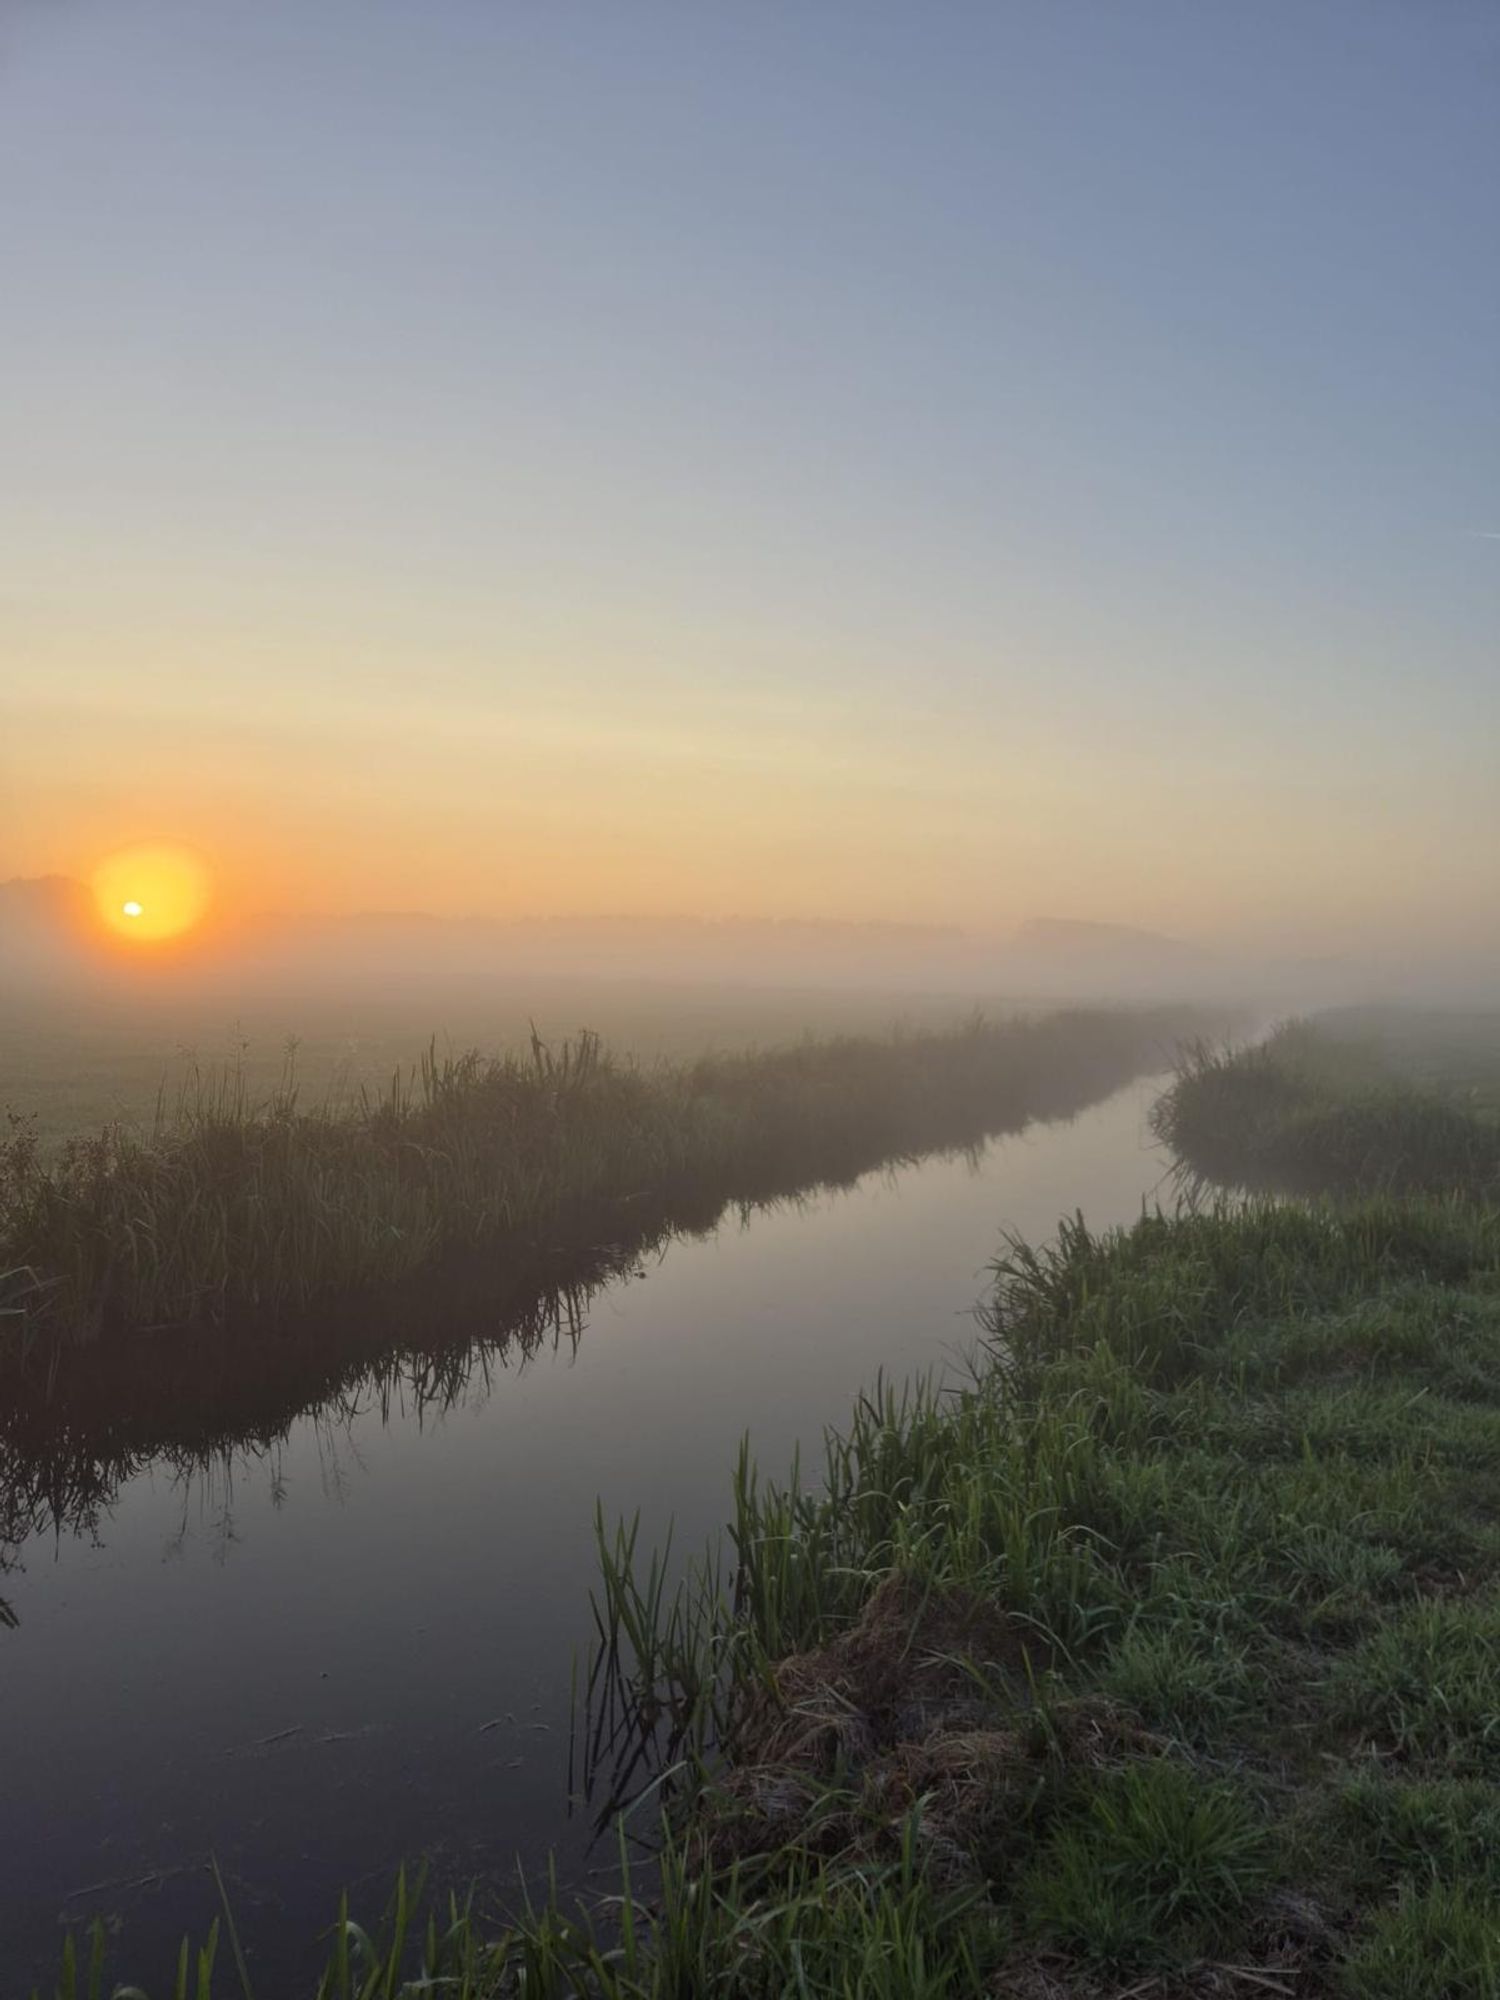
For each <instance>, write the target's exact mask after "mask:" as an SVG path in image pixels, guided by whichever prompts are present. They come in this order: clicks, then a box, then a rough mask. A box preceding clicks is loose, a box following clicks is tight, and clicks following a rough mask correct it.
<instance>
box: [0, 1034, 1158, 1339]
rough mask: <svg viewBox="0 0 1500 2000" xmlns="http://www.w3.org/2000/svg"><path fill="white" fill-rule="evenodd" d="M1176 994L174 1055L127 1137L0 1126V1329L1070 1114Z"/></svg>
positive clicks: (530, 1234) (119, 1315) (288, 1282)
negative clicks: (317, 1080)
mask: <svg viewBox="0 0 1500 2000" xmlns="http://www.w3.org/2000/svg"><path fill="white" fill-rule="evenodd" d="M1192 1027H1193V1022H1192V1020H1191V1018H1190V1017H1188V1016H1187V1015H1185V1014H1183V1013H1174V1012H1171V1011H1168V1010H1163V1011H1158V1012H1154V1013H1148V1012H1138V1013H1131V1012H1126V1011H1106V1010H1102V1009H1101V1010H1096V1011H1092V1012H1084V1011H1080V1012H1073V1013H1060V1014H1054V1015H1051V1016H1048V1017H1046V1018H1043V1019H1040V1020H1035V1021H1025V1020H1014V1021H1006V1022H1002V1023H997V1024H991V1023H987V1022H985V1021H982V1020H979V1019H975V1020H972V1021H970V1022H969V1023H968V1024H966V1025H965V1026H964V1027H962V1028H960V1029H957V1030H953V1031H948V1032H936V1033H920V1034H919V1033H913V1034H908V1035H903V1036H898V1037H893V1038H891V1039H888V1040H884V1041H876V1040H864V1039H857V1038H847V1039H842V1040H835V1041H827V1042H813V1043H806V1044H803V1045H800V1046H797V1047H792V1048H786V1049H781V1050H774V1051H770V1052H767V1053H764V1054H758V1055H745V1056H738V1057H719V1058H712V1059H706V1060H704V1061H701V1062H697V1063H691V1064H686V1065H677V1066H662V1067H658V1068H653V1069H639V1068H635V1067H633V1066H630V1065H628V1064H623V1063H619V1062H616V1061H614V1060H612V1059H611V1058H610V1057H609V1056H608V1055H607V1054H606V1053H605V1052H604V1050H603V1049H602V1048H601V1046H600V1044H599V1042H598V1040H597V1039H596V1038H594V1037H592V1036H588V1035H585V1036H583V1037H581V1038H580V1039H578V1040H577V1041H575V1042H573V1043H571V1044H568V1045H565V1046H564V1047H563V1048H562V1049H561V1050H560V1051H559V1052H557V1053H556V1054H554V1053H553V1052H552V1051H551V1050H549V1049H548V1048H547V1047H546V1046H544V1045H543V1044H542V1043H541V1042H540V1041H534V1042H533V1045H532V1050H531V1054H530V1056H529V1058H527V1059H525V1060H522V1059H518V1058H515V1057H509V1056H507V1057H497V1058H485V1057H481V1056H479V1055H468V1056H463V1057H460V1058H446V1059H441V1060H440V1059H438V1058H437V1057H436V1056H435V1055H433V1056H430V1057H429V1058H428V1059H427V1060H426V1061H425V1062H424V1063H423V1064H422V1065H421V1067H420V1069H419V1070H418V1071H416V1072H415V1073H411V1074H406V1075H402V1074H398V1075H397V1076H396V1077H395V1079H394V1080H393V1082H392V1083H391V1085H390V1087H389V1088H388V1090H387V1091H386V1092H385V1093H384V1094H382V1095H380V1096H377V1097H370V1096H365V1097H363V1098H362V1099H361V1100H360V1102H359V1103H358V1104H356V1105H352V1106H337V1105H329V1106H325V1107H322V1108H316V1109H307V1108H304V1106H303V1105H302V1104H301V1102H300V1101H299V1098H298V1094H297V1091H296V1089H295V1086H294V1085H293V1084H292V1083H291V1082H290V1081H289V1082H288V1083H287V1085H286V1086H285V1087H284V1088H283V1089H281V1090H280V1091H278V1092H277V1093H275V1094H274V1095H273V1096H272V1097H270V1098H269V1099H267V1100H264V1101H261V1102H254V1101H252V1100H251V1098H250V1096H249V1094H248V1092H247V1090H246V1087H245V1085H244V1081H243V1078H242V1077H240V1076H238V1075H236V1074H235V1073H233V1072H227V1073H220V1074H217V1075H195V1076H194V1077H193V1078H191V1079H190V1081H189V1084H188V1086H187V1087H186V1088H185V1089H184V1091H183V1093H182V1095H181V1097H180V1099H179V1100H178V1101H177V1103H176V1104H175V1106H174V1107H173V1108H172V1109H171V1111H170V1112H169V1113H167V1112H164V1113H163V1115H161V1116H160V1117H159V1118H158V1121H157V1124H156V1127H155V1129H154V1130H153V1131H152V1132H151V1133H149V1134H148V1135H146V1136H144V1137H142V1136H137V1135H135V1134H132V1133H131V1132H129V1131H126V1130H124V1129H122V1128H111V1129H109V1130H106V1131H105V1132H103V1133H101V1134H99V1135H98V1136H97V1137H95V1138H91V1139H86V1140H75V1141H72V1142H71V1143H69V1144H68V1145H67V1146H66V1147H65V1148H64V1149H63V1150H62V1152H61V1154H60V1155H59V1156H58V1157H57V1158H56V1159H50V1160H49V1159H46V1158H44V1157H43V1155H42V1153H41V1151H40V1149H39V1147H38V1145H37V1144H36V1141H35V1138H34V1136H33V1134H32V1133H31V1131H30V1129H29V1128H28V1127H27V1126H26V1125H24V1124H21V1125H19V1126H16V1127H15V1128H14V1129H13V1132H12V1135H11V1137H10V1138H9V1140H8V1141H7V1142H6V1143H5V1144H4V1145H3V1146H0V1273H6V1274H8V1275H6V1276H4V1277H0V1310H3V1312H4V1314H5V1317H4V1318H0V1327H3V1328H6V1329H8V1331H9V1336H10V1338H9V1341H8V1345H9V1347H10V1348H11V1350H12V1351H16V1350H21V1349H26V1348H28V1347H30V1348H34V1347H35V1345H36V1343H37V1341H38V1340H39V1339H43V1340H46V1339H49V1338H51V1337H63V1338H72V1339H79V1338H90V1337H93V1336H97V1335H100V1334H113V1333H118V1332H121V1331H124V1330H128V1329H132V1328H140V1327H147V1326H160V1325H164V1324H165V1325H172V1324H176V1325H206V1324H215V1323H223V1322H226V1321H235V1320H241V1321H243V1320H259V1321H262V1322H263V1321H264V1320H265V1319H266V1318H267V1317H268V1316H275V1315H278V1314H284V1313H287V1312H295V1311H296V1310H298V1309H300V1308H303V1307H306V1306H308V1305H310V1304H312V1303H314V1302H323V1301H328V1300H331V1299H335V1298H338V1297H340V1296H355V1295H359V1294H361V1293H371V1292H374V1291H376V1290H381V1289H388V1288H390V1287H392V1286H398V1285H401V1284H402V1283H404V1282H407V1281H410V1280H411V1279H412V1278H413V1276H414V1274H418V1273H423V1272H427V1271H429V1270H431V1269H432V1268H433V1267H434V1266H435V1265H436V1264H437V1262H438V1261H439V1260H440V1259H441V1258H442V1257H443V1256H444V1255H445V1254H451V1253H456V1252H462V1251H465V1250H473V1249H476V1248H484V1249H485V1250H487V1251H493V1252H495V1253H496V1254H497V1255H502V1256H504V1257H505V1258H508V1259H509V1261H510V1262H511V1264H512V1265H514V1266H517V1267H520V1266H524V1265H526V1264H527V1263H528V1262H535V1261H536V1260H537V1259H538V1258H542V1259H544V1260H545V1259H550V1260H551V1261H552V1263H553V1264H554V1265H555V1263H556V1261H557V1258H558V1256H559V1254H561V1253H568V1254H572V1253H577V1254H580V1255H583V1254H586V1253H589V1252H592V1251H595V1250H597V1248H598V1246H599V1245H600V1244H601V1243H604V1244H608V1243H617V1242H621V1241H637V1240H647V1239H649V1237H650V1235H651V1233H652V1231H653V1230H660V1229H662V1228H664V1227H668V1226H671V1225H673V1224H674V1223H675V1222H677V1221H678V1220H679V1219H685V1220H687V1221H689V1222H692V1221H693V1220H695V1219H701V1218H702V1217H704V1216H705V1215H712V1214H714V1213H716V1212H717V1210H718V1209H719V1208H720V1207H722V1205H723V1204H724V1203H725V1202H726V1201H733V1200H745V1201H752V1200H759V1199H764V1198H767V1197H769V1196H772V1195H775V1194H779V1193H784V1192H787V1191H790V1190H793V1189H797V1188H802V1187H808V1186H814V1185H817V1184H818V1183H820V1182H825V1181H831V1180H832V1181H837V1180H841V1179H848V1178H851V1177H853V1176H854V1175H856V1174H858V1173H860V1172H863V1171H866V1170H867V1169H869V1168H870V1167H872V1166H876V1165H879V1164H881V1163H882V1162H885V1161H889V1160H893V1159H898V1158H902V1157H908V1156H911V1155H914V1154H917V1153H921V1152H924V1151H927V1150H931V1149H934V1148H943V1147H963V1146H967V1145H975V1144H978V1143H979V1142H981V1141H982V1140H983V1139H984V1138H985V1137H986V1136H987V1135H988V1134H990V1133H993V1132H996V1131H999V1130H1005V1129H1014V1128H1016V1127H1019V1126H1020V1125H1023V1124H1025V1123H1026V1122H1027V1121H1028V1120H1029V1119H1031V1118H1034V1117H1049V1116H1060V1115H1064V1114H1066V1113H1069V1112H1072V1111H1074V1110H1077V1109H1078V1108H1080V1107H1081V1106H1082V1105H1084V1104H1087V1103H1089V1102H1091V1101H1093V1100H1094V1099H1096V1098H1097V1097H1099V1096H1101V1095H1103V1094H1104V1093H1106V1092H1107V1091H1109V1090H1111V1089H1113V1088H1115V1087H1117V1086H1118V1085H1119V1084H1121V1083H1124V1082H1125V1081H1127V1080H1128V1079H1129V1078H1130V1077H1131V1076H1133V1075H1136V1074H1139V1073H1140V1072H1141V1071H1142V1070H1144V1069H1150V1068H1154V1067H1157V1066H1160V1065H1161V1064H1162V1063H1163V1062H1165V1061H1166V1060H1169V1059H1170V1056H1171V1053H1172V1050H1173V1048H1174V1047H1175V1045H1176V1044H1177V1043H1178V1042H1179V1041H1180V1040H1181V1038H1182V1037H1183V1036H1184V1035H1185V1034H1187V1033H1189V1032H1191V1031H1192Z"/></svg>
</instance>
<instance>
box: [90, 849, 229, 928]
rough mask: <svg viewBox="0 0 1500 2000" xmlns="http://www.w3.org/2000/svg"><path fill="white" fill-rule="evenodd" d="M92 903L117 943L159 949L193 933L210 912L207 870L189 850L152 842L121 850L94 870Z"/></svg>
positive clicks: (108, 857)
mask: <svg viewBox="0 0 1500 2000" xmlns="http://www.w3.org/2000/svg"><path fill="white" fill-rule="evenodd" d="M93 890H94V903H95V906H96V907H97V909H98V912H99V916H100V919H101V920H102V922H103V923H104V924H105V926H106V927H107V928H108V929H109V930H111V931H113V932H114V933H115V935H116V936H117V937H123V938H128V939H129V940H130V941H131V942H132V943H133V944H156V943H159V942H160V941H161V940H163V939H165V938H174V937H180V936H181V935H182V933H183V932H184V931H190V930H191V929H192V928H193V926H194V925H195V924H196V923H198V922H199V921H200V920H201V918H202V917H203V914H204V912H205V911H206V910H207V908H208V903H209V895H210V883H209V877H208V870H207V868H205V867H204V865H203V863H202V862H201V861H200V860H199V858H198V856H197V855H196V854H194V853H193V852H192V851H191V849H189V848H186V847H178V846H175V845H172V844H170V843H168V842H164V841H163V842H156V841H153V842H151V843H150V844H149V845H145V846H140V847H123V848H121V849H120V851H119V853H118V854H111V855H109V856H107V857H106V859H104V860H103V861H101V862H100V863H99V866H98V867H97V868H96V869H95V870H94V879H93Z"/></svg>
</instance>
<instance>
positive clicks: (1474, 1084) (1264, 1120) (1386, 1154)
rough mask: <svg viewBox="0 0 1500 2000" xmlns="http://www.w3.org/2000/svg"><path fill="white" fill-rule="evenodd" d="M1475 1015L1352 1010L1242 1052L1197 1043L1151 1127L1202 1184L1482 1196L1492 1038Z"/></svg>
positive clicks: (1493, 1118) (1493, 1069) (1499, 1153)
mask: <svg viewBox="0 0 1500 2000" xmlns="http://www.w3.org/2000/svg"><path fill="white" fill-rule="evenodd" d="M1482 1018H1483V1017H1471V1018H1469V1019H1465V1018H1463V1017H1459V1018H1458V1019H1457V1020H1456V1021H1455V1020H1450V1019H1448V1018H1447V1017H1443V1016H1438V1017H1433V1016H1430V1015H1420V1014H1419V1015H1414V1016H1412V1017H1411V1018H1410V1019H1403V1018H1402V1017H1400V1016H1391V1015H1384V1014H1379V1013H1375V1012H1373V1011H1372V1012H1371V1013H1370V1014H1368V1015H1362V1014H1360V1013H1356V1012H1353V1011H1349V1012H1342V1013H1340V1014H1336V1015H1334V1016H1332V1017H1330V1018H1329V1019H1328V1020H1327V1021H1325V1020H1324V1019H1323V1018H1322V1017H1320V1018H1318V1019H1317V1020H1315V1021H1311V1022H1308V1021H1292V1022H1288V1023H1286V1024H1285V1025H1284V1026H1282V1027H1281V1028H1279V1029H1277V1031H1276V1032H1275V1033H1274V1034H1272V1035H1271V1036H1269V1037H1268V1038H1267V1039H1266V1040H1265V1041H1263V1042H1261V1043H1259V1044H1257V1045H1255V1046H1253V1047H1249V1048H1244V1049H1238V1050H1220V1049H1217V1048H1211V1047H1208V1046H1200V1047H1199V1048H1198V1049H1197V1050H1195V1051H1194V1052H1193V1053H1192V1054H1191V1055H1190V1056H1189V1058H1188V1059H1187V1061H1186V1063H1185V1064H1184V1066H1183V1069H1182V1073H1181V1075H1180V1076H1179V1078H1178V1082H1177V1085H1176V1088H1175V1089H1174V1090H1172V1091H1171V1092H1170V1093H1169V1094H1168V1095H1167V1097H1166V1098H1164V1099H1163V1101H1162V1104H1161V1106H1160V1109H1159V1111H1158V1115H1157V1121H1156V1122H1157V1129H1158V1131H1159V1133H1160V1135H1161V1137H1162V1138H1163V1139H1164V1140H1165V1141H1166V1142H1167V1143H1168V1145H1170V1146H1171V1148H1172V1150H1173V1151H1174V1152H1175V1153H1176V1154H1177V1156H1178V1158H1179V1159H1180V1160H1181V1161H1182V1163H1183V1165H1184V1167H1185V1168H1186V1169H1187V1170H1188V1171H1189V1172H1190V1173H1191V1174H1196V1175H1198V1176H1200V1177H1201V1178H1202V1179H1203V1180H1205V1181H1207V1182H1210V1183H1212V1182H1221V1183H1228V1184H1233V1185H1236V1186H1240V1187H1245V1188H1250V1189H1255V1188H1272V1189H1288V1190H1292V1191H1295V1192H1297V1193H1301V1194H1335V1195H1342V1194H1359V1193H1374V1192H1390V1193H1397V1194H1424V1193H1425V1194H1444V1193H1455V1192H1457V1193H1464V1194H1469V1195H1478V1196H1483V1197H1486V1198H1489V1197H1492V1196H1493V1195H1494V1193H1495V1191H1496V1189H1497V1186H1500V1116H1497V1114H1496V1111H1495V1108H1494V1104H1493V1093H1494V1089H1495V1085H1496V1079H1497V1077H1500V1064H1497V1061H1496V1057H1495V1054H1494V1051H1495V1049H1496V1048H1497V1047H1500V1034H1497V1035H1496V1036H1495V1037H1493V1038H1492V1039H1489V1040H1485V1039H1484V1038H1483V1036H1482V1029H1481V1027H1480V1025H1479V1023H1480V1022H1481V1021H1482ZM1494 1025H1495V1027H1496V1028H1497V1029H1500V1022H1496V1023H1495V1024H1494ZM1366 1028H1368V1029H1369V1030H1370V1033H1369V1036H1368V1038H1367V1037H1366V1036H1365V1034H1364V1033H1363V1030H1364V1029H1366Z"/></svg>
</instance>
